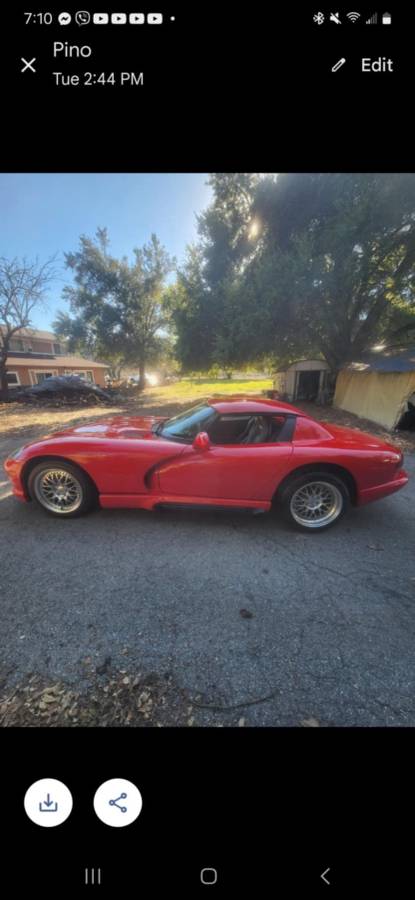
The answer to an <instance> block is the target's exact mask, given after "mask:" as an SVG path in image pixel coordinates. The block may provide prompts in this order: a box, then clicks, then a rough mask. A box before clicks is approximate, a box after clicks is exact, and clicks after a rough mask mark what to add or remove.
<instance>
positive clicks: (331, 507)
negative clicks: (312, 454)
mask: <svg viewBox="0 0 415 900" xmlns="http://www.w3.org/2000/svg"><path fill="white" fill-rule="evenodd" d="M304 488H305V489H306V490H304ZM313 494H314V496H313ZM307 498H308V500H309V508H308V509H307ZM313 503H316V504H317V505H316V506H315V508H314V510H313V509H312V504H313ZM318 504H319V505H318ZM349 506H350V495H349V491H348V488H347V486H346V484H345V483H344V481H342V479H341V478H338V477H337V476H336V475H332V474H331V473H329V472H327V473H326V472H319V471H316V472H307V473H306V474H304V475H299V476H298V477H295V476H293V478H292V479H291V480H290V481H288V482H287V484H286V485H285V487H284V488H283V489H282V490H281V492H279V493H278V494H277V508H279V509H281V511H282V515H283V516H284V518H285V520H286V521H287V522H289V523H290V525H292V526H293V527H294V528H296V529H297V530H300V531H307V532H317V531H325V530H326V529H327V528H331V527H332V526H333V525H335V524H336V522H338V521H339V520H340V519H341V518H342V517H343V516H344V514H345V513H346V512H347V510H348V508H349Z"/></svg>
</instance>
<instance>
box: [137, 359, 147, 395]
mask: <svg viewBox="0 0 415 900" xmlns="http://www.w3.org/2000/svg"><path fill="white" fill-rule="evenodd" d="M138 373H139V376H140V377H139V382H138V387H139V388H140V390H142V391H143V390H144V388H145V386H146V366H145V359H144V356H142V357H141V359H140V362H139V364H138Z"/></svg>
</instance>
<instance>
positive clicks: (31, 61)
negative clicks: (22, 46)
mask: <svg viewBox="0 0 415 900" xmlns="http://www.w3.org/2000/svg"><path fill="white" fill-rule="evenodd" d="M20 59H21V61H22V63H25V65H24V66H23V69H21V70H20V71H21V72H25V71H26V69H30V71H31V72H36V69H34V68H33V66H32V63H34V61H35V59H36V56H34V57H33V59H31V60H30V62H28V61H27V59H25V58H24V56H21V57H20Z"/></svg>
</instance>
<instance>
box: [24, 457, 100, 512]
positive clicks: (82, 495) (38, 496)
mask: <svg viewBox="0 0 415 900" xmlns="http://www.w3.org/2000/svg"><path fill="white" fill-rule="evenodd" d="M48 476H49V477H48ZM65 488H66V491H65ZM27 489H28V493H29V495H30V497H31V499H32V500H34V501H35V503H37V504H38V505H39V506H41V507H42V509H44V510H45V511H46V512H47V513H49V515H52V516H56V517H57V518H59V519H74V518H76V517H77V516H83V515H84V514H85V513H87V512H89V511H90V510H91V509H92V507H93V506H95V504H96V501H97V492H96V490H95V487H94V485H93V484H92V482H91V481H90V480H89V478H88V476H87V475H85V473H84V472H82V470H81V469H79V468H78V466H75V465H73V464H72V463H69V462H66V461H62V462H61V461H60V460H53V459H49V460H47V459H45V460H43V462H40V463H38V465H37V466H35V467H34V468H33V469H32V471H31V472H30V475H29V478H28V482H27Z"/></svg>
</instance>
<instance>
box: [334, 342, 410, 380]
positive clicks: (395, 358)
mask: <svg viewBox="0 0 415 900" xmlns="http://www.w3.org/2000/svg"><path fill="white" fill-rule="evenodd" d="M343 368H344V369H346V370H347V371H349V372H366V373H367V372H383V373H388V372H414V371H415V344H412V345H411V346H409V347H408V346H406V347H402V346H400V347H398V346H395V347H386V348H385V349H384V350H373V351H372V352H371V353H364V354H362V357H361V358H360V359H358V360H354V361H353V362H350V363H348V364H347V365H346V366H343Z"/></svg>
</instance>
